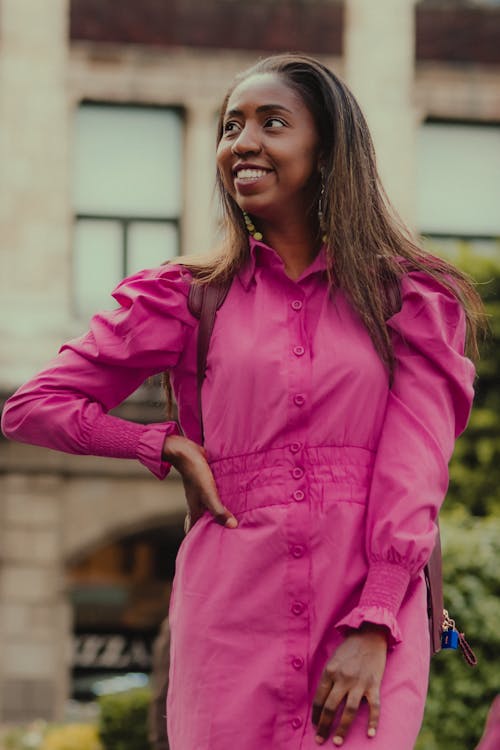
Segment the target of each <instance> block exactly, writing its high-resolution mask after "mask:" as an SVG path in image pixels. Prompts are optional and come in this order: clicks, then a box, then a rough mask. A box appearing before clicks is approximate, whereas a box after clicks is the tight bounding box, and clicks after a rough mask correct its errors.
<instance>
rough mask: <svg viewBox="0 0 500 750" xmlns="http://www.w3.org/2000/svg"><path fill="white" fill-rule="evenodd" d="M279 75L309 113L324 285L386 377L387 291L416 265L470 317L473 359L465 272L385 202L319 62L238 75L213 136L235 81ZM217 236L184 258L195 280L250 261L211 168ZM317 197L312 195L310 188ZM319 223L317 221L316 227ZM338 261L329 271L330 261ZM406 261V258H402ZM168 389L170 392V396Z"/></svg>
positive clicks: (361, 138)
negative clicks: (201, 252)
mask: <svg viewBox="0 0 500 750" xmlns="http://www.w3.org/2000/svg"><path fill="white" fill-rule="evenodd" d="M262 73H272V74H275V75H279V76H281V77H282V78H283V79H284V80H285V81H286V83H287V84H288V85H289V86H290V87H291V88H292V89H293V90H294V91H295V92H296V93H297V94H298V95H299V96H300V97H301V98H302V100H303V101H304V103H305V104H306V106H307V107H308V108H309V110H310V112H311V114H312V115H313V118H314V121H315V124H316V128H317V131H318V135H319V140H320V143H321V162H322V166H323V170H324V188H325V189H324V195H323V198H322V210H323V214H324V223H323V233H324V234H326V246H327V266H328V269H327V270H328V285H329V289H330V290H331V292H332V293H333V292H334V290H335V288H340V289H342V290H343V291H344V293H345V294H346V296H347V297H348V299H349V300H350V302H351V304H352V306H353V307H354V309H355V310H356V311H357V313H358V314H359V316H360V318H361V320H362V321H363V323H364V325H365V326H366V328H367V330H368V332H369V334H370V336H371V338H372V340H373V343H374V346H375V348H376V350H377V352H378V353H379V355H380V357H381V358H382V360H383V361H384V362H385V363H386V365H387V367H388V369H389V373H390V377H391V379H392V375H393V371H394V365H395V363H394V353H393V349H392V345H391V339H390V335H389V331H388V329H387V326H386V320H387V317H389V316H390V315H391V314H392V313H394V312H395V311H396V307H397V304H398V303H397V300H395V298H394V295H393V294H391V293H390V291H389V290H391V289H394V288H397V282H398V280H399V279H400V278H401V276H402V275H403V273H404V272H405V271H407V270H420V271H424V272H425V273H427V274H429V275H430V276H432V277H433V278H435V279H437V280H438V281H439V282H441V283H442V284H443V286H445V287H446V288H447V289H448V290H449V291H450V292H451V293H452V294H453V295H454V296H455V297H456V298H457V299H458V300H459V301H460V303H461V304H462V306H463V308H464V311H465V315H466V321H467V337H466V353H467V354H468V356H470V357H471V358H472V359H477V358H478V356H479V352H478V337H479V334H480V333H481V332H483V333H484V332H485V331H486V328H487V326H486V319H485V314H484V308H483V304H482V301H481V298H480V297H479V294H478V293H477V291H476V289H475V288H474V282H473V281H472V279H471V278H470V277H469V276H467V275H466V274H464V273H463V272H462V271H460V270H459V269H457V268H456V267H455V266H453V265H452V264H451V263H448V262H447V261H445V260H443V259H441V258H437V257H435V256H433V255H431V254H430V253H428V252H426V251H425V250H424V249H423V248H422V247H421V246H419V244H417V241H416V240H415V239H414V238H413V237H412V235H411V233H410V231H409V230H408V228H407V227H406V226H405V225H404V223H403V222H402V221H401V219H400V218H399V216H398V215H397V214H396V212H395V210H394V208H393V207H392V206H391V204H390V202H389V200H388V198H387V195H386V193H385V191H384V188H383V186H382V184H381V181H380V177H379V175H378V172H377V167H376V160H375V152H374V148H373V142H372V139H371V136H370V132H369V130H368V126H367V123H366V120H365V117H364V115H363V113H362V112H361V109H360V107H359V105H358V103H357V101H356V99H355V98H354V96H353V94H352V93H351V91H350V90H349V88H348V87H347V86H346V85H345V83H343V82H342V81H341V80H340V79H339V78H338V77H337V76H336V75H335V74H334V73H333V72H332V71H331V70H329V69H328V68H326V67H325V66H324V65H323V64H322V63H320V62H319V61H317V60H315V59H314V58H311V57H309V56H306V55H299V54H283V55H275V56H272V57H268V58H266V59H263V60H261V61H259V62H257V63H256V64H255V65H253V66H252V67H250V68H249V69H247V70H245V71H244V72H243V73H240V74H239V75H238V76H237V78H236V79H235V80H234V82H233V84H232V86H231V87H230V89H229V91H228V92H227V94H226V97H225V99H224V101H223V103H222V107H221V112H220V117H219V123H218V128H217V144H218V143H219V141H220V139H221V138H222V135H223V121H224V115H225V111H226V108H227V103H228V101H229V97H230V96H231V94H232V92H233V91H234V89H235V88H236V86H237V85H238V84H239V83H241V82H242V81H244V80H245V79H247V78H249V77H250V76H252V75H256V74H262ZM216 184H217V191H218V195H219V199H220V203H221V208H222V225H223V227H222V228H223V237H224V238H223V241H222V243H221V245H220V247H219V249H218V251H217V252H216V253H215V254H214V255H211V256H188V257H186V256H183V257H182V258H179V259H176V262H180V263H183V264H184V265H186V266H188V267H190V268H191V269H192V271H193V275H194V276H195V282H194V283H209V282H212V281H216V280H225V279H230V278H232V277H233V276H234V275H235V273H237V271H238V270H239V269H240V268H241V267H242V266H243V265H244V264H245V263H246V262H247V260H248V256H249V245H248V234H247V230H246V227H245V223H244V220H243V215H242V212H241V209H240V208H239V207H238V205H237V203H236V202H235V200H234V199H233V198H232V197H231V195H229V193H228V192H227V191H226V190H225V188H224V186H223V183H222V179H221V177H220V174H217V183H216ZM312 198H313V199H314V200H315V201H317V200H318V198H319V195H317V196H312ZM318 231H319V227H318ZM334 259H335V270H333V260H334ZM402 259H403V261H402ZM171 395H172V394H171V391H170V394H169V396H170V399H171Z"/></svg>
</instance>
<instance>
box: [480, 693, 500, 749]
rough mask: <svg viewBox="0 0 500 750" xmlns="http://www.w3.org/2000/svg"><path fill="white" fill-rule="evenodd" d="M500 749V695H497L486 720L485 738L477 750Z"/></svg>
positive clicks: (482, 738) (483, 737)
mask: <svg viewBox="0 0 500 750" xmlns="http://www.w3.org/2000/svg"><path fill="white" fill-rule="evenodd" d="M499 747H500V695H497V696H496V698H495V700H494V701H493V703H492V704H491V707H490V710H489V711H488V717H487V719H486V726H485V728H484V733H483V736H482V737H481V741H480V742H479V745H478V746H477V747H476V750H498V748H499Z"/></svg>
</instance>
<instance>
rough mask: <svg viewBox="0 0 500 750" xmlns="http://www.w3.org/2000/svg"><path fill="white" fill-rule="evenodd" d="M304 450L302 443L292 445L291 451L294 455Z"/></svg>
mask: <svg viewBox="0 0 500 750" xmlns="http://www.w3.org/2000/svg"><path fill="white" fill-rule="evenodd" d="M301 448H302V443H290V450H291V451H292V453H298V452H299V451H300V449H301Z"/></svg>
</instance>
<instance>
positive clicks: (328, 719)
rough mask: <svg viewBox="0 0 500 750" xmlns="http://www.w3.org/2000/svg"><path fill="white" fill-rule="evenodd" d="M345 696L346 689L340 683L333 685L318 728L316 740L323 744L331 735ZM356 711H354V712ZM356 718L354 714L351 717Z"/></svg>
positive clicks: (323, 707)
mask: <svg viewBox="0 0 500 750" xmlns="http://www.w3.org/2000/svg"><path fill="white" fill-rule="evenodd" d="M344 697H345V690H344V689H342V687H340V685H333V687H332V688H331V690H330V692H329V694H328V696H327V698H326V700H325V702H324V704H323V706H322V709H321V714H320V717H319V721H318V722H317V728H316V742H318V744H322V743H323V742H324V741H325V740H326V739H327V738H328V736H329V734H330V732H331V729H332V724H333V721H334V719H335V714H336V713H337V710H338V708H339V706H340V704H341V703H342V701H343V699H344ZM355 713H356V712H355V711H354V714H355ZM353 718H354V715H353V716H352V718H351V721H352V719H353Z"/></svg>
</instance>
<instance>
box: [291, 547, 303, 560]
mask: <svg viewBox="0 0 500 750" xmlns="http://www.w3.org/2000/svg"><path fill="white" fill-rule="evenodd" d="M304 551H305V550H304V547H303V546H302V545H301V544H294V546H293V547H292V555H293V556H294V557H302V555H303V554H304Z"/></svg>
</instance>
